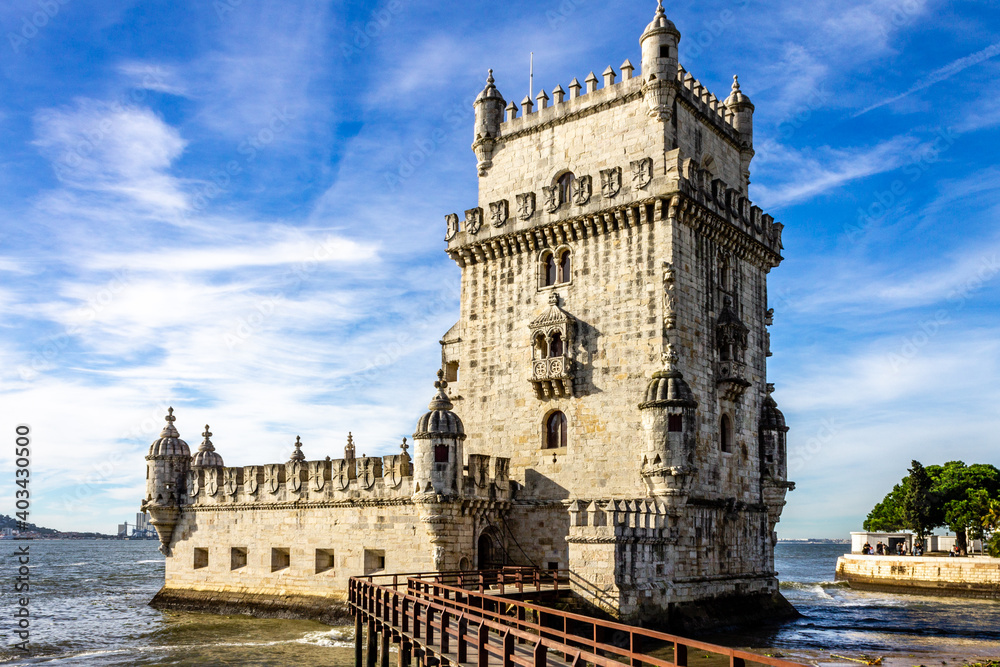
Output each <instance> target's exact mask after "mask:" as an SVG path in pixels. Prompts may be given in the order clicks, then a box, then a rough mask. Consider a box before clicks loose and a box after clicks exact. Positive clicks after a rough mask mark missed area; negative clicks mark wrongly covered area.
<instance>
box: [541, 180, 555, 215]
mask: <svg viewBox="0 0 1000 667" xmlns="http://www.w3.org/2000/svg"><path fill="white" fill-rule="evenodd" d="M542 193H543V194H544V195H545V210H547V211H548V212H549V213H555V212H556V209H557V208H559V186H558V185H553V186H552V187H551V188H548V187H543V188H542Z"/></svg>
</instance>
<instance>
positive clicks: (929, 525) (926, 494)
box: [902, 461, 936, 542]
mask: <svg viewBox="0 0 1000 667" xmlns="http://www.w3.org/2000/svg"><path fill="white" fill-rule="evenodd" d="M910 465H911V466H912V467H911V468H910V471H909V472H910V476H909V477H907V478H906V485H905V487H904V491H903V512H902V514H903V523H904V525H905V527H906V528H909V529H911V530H912V531H913V532H914V533H916V534H917V537H919V538H920V541H921V542H923V541H924V537H926V536H927V534H928V533H929V532H930V531H932V530H934V528H935V527H936V525H935V521H934V519H935V517H934V515H935V513H936V512H935V507H934V505H935V500H936V499H935V498H934V496H933V493H932V490H931V489H932V487H933V485H934V481H933V480H932V479H931V477H930V475H928V474H927V470H926V469H924V467H923V466H922V465H920V461H912V462H911V463H910Z"/></svg>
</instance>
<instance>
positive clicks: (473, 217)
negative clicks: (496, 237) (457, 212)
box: [465, 207, 483, 234]
mask: <svg viewBox="0 0 1000 667" xmlns="http://www.w3.org/2000/svg"><path fill="white" fill-rule="evenodd" d="M482 227H483V209H481V208H479V207H476V208H470V209H469V210H468V211H466V212H465V229H466V230H468V232H469V233H470V234H478V233H479V230H480V229H482Z"/></svg>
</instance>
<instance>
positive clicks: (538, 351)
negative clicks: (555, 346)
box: [535, 334, 549, 359]
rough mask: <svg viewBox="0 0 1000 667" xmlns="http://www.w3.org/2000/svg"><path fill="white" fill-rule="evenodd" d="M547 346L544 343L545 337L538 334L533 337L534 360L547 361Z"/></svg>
mask: <svg viewBox="0 0 1000 667" xmlns="http://www.w3.org/2000/svg"><path fill="white" fill-rule="evenodd" d="M548 358H549V346H548V344H547V343H546V342H545V336H543V335H542V334H538V335H537V336H535V359H548Z"/></svg>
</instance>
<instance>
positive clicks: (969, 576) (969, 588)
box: [836, 555, 1000, 600]
mask: <svg viewBox="0 0 1000 667" xmlns="http://www.w3.org/2000/svg"><path fill="white" fill-rule="evenodd" d="M836 578H837V581H846V582H848V583H849V584H850V585H851V588H856V589H859V590H870V591H884V592H891V593H914V594H920V595H949V596H958V597H970V598H986V599H994V600H1000V558H981V557H975V558H948V557H936V556H922V557H913V556H859V555H845V556H841V557H840V558H839V559H838V560H837V575H836Z"/></svg>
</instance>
